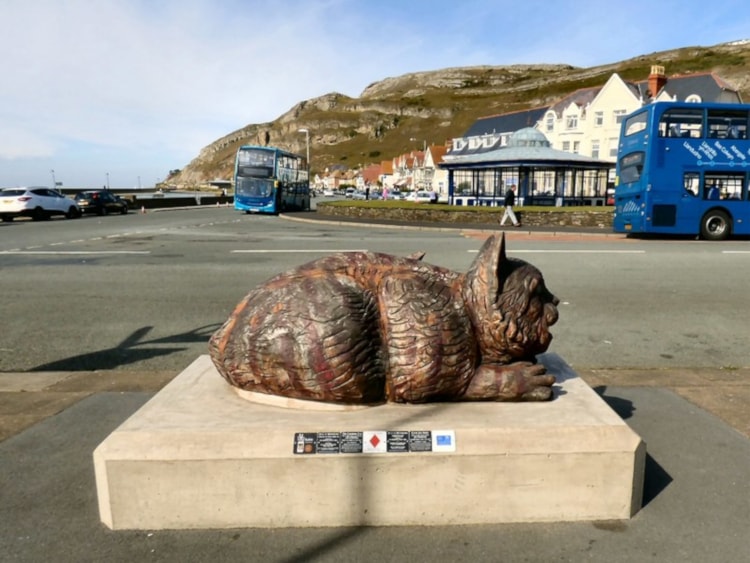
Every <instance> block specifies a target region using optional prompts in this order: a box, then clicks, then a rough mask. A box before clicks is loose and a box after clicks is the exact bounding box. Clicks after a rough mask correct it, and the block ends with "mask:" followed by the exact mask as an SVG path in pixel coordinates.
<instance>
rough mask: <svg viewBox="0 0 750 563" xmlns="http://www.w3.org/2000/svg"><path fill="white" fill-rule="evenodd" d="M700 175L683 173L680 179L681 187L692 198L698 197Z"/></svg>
mask: <svg viewBox="0 0 750 563" xmlns="http://www.w3.org/2000/svg"><path fill="white" fill-rule="evenodd" d="M700 183H701V175H700V174H698V173H697V172H685V174H684V175H683V177H682V187H683V188H685V191H686V192H688V193H689V194H690V195H692V196H696V197H697V196H698V190H699V188H700Z"/></svg>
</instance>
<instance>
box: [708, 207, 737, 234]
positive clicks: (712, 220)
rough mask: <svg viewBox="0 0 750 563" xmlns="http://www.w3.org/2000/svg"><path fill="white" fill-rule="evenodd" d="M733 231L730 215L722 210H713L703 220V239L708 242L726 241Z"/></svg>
mask: <svg viewBox="0 0 750 563" xmlns="http://www.w3.org/2000/svg"><path fill="white" fill-rule="evenodd" d="M731 230H732V225H731V221H730V220H729V215H727V214H726V213H725V212H724V211H721V210H720V209H712V210H711V211H709V212H708V213H706V214H705V215H704V216H703V219H701V237H703V238H704V239H706V240H725V239H726V238H727V237H728V236H729V233H730V231H731Z"/></svg>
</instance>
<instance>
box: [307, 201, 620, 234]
mask: <svg viewBox="0 0 750 563" xmlns="http://www.w3.org/2000/svg"><path fill="white" fill-rule="evenodd" d="M515 211H516V216H517V217H518V219H519V220H520V221H521V222H522V223H523V224H524V225H527V226H529V227H600V228H610V227H611V226H612V208H611V207H606V208H602V209H601V210H599V209H596V210H593V209H591V208H588V209H582V210H580V211H577V210H572V209H571V208H551V209H550V210H549V211H547V210H544V211H524V209H523V207H518V208H516V210H515ZM317 213H318V215H326V216H330V217H356V218H358V219H391V220H394V221H407V222H414V223H423V222H435V223H460V224H477V225H481V224H485V225H486V224H492V223H499V222H500V219H501V218H502V216H503V215H502V214H503V209H502V208H487V209H486V210H485V209H482V210H472V211H462V210H460V209H457V208H455V207H453V208H448V207H443V206H439V207H436V208H435V209H429V207H428V206H414V207H396V208H377V207H360V206H354V205H352V206H342V205H329V204H326V203H320V204H318V206H317Z"/></svg>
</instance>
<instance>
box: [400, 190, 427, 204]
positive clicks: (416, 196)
mask: <svg viewBox="0 0 750 563" xmlns="http://www.w3.org/2000/svg"><path fill="white" fill-rule="evenodd" d="M406 200H407V201H418V202H422V203H424V202H430V201H432V194H431V193H430V192H428V191H425V190H417V191H416V192H410V193H409V194H408V195H407V196H406Z"/></svg>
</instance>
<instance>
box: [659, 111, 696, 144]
mask: <svg viewBox="0 0 750 563" xmlns="http://www.w3.org/2000/svg"><path fill="white" fill-rule="evenodd" d="M702 135H703V110H701V109H690V108H674V109H668V110H667V111H665V112H664V113H663V114H662V116H661V119H660V120H659V137H690V138H693V139H697V138H699V137H701V136H702Z"/></svg>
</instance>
